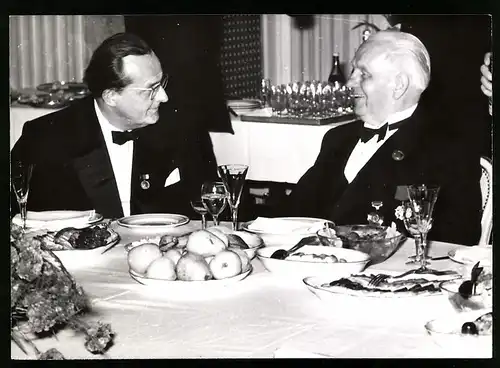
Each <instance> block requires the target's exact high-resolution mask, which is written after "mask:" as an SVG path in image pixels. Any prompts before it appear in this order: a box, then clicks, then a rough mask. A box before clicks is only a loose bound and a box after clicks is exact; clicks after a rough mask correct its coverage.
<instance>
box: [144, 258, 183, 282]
mask: <svg viewBox="0 0 500 368" xmlns="http://www.w3.org/2000/svg"><path fill="white" fill-rule="evenodd" d="M146 276H147V277H149V278H151V279H159V280H168V281H173V280H175V279H176V278H177V276H176V272H175V263H174V262H173V261H172V260H171V259H170V258H168V257H165V256H163V257H160V258H158V259H155V260H154V261H153V262H152V263H151V264H150V265H149V267H148V269H147V270H146Z"/></svg>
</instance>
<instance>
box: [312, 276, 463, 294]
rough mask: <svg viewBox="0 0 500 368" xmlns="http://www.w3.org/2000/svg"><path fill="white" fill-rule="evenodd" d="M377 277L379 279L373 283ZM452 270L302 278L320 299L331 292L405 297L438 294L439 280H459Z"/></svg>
mask: <svg viewBox="0 0 500 368" xmlns="http://www.w3.org/2000/svg"><path fill="white" fill-rule="evenodd" d="M375 277H378V279H379V282H377V283H374V278H375ZM461 277H462V276H461V275H460V274H458V273H457V272H455V271H432V272H431V271H429V272H427V271H425V272H424V271H422V272H419V271H418V272H405V273H402V274H398V273H395V272H394V273H393V272H391V273H389V272H387V273H386V274H375V275H374V274H371V273H370V272H363V273H357V274H352V275H350V276H346V277H341V278H336V279H332V278H328V277H324V276H321V277H306V278H305V279H304V280H303V281H304V284H306V286H307V287H308V289H309V290H310V291H311V292H312V293H313V294H315V295H316V296H318V297H319V298H320V299H329V298H331V297H332V296H335V295H349V296H353V297H371V298H373V297H375V298H407V297H416V296H430V295H441V288H440V286H439V285H440V284H441V282H443V281H447V280H454V279H459V278H461Z"/></svg>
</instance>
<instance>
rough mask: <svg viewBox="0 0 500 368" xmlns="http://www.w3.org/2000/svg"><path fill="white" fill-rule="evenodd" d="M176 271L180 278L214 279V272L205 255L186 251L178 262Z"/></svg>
mask: <svg viewBox="0 0 500 368" xmlns="http://www.w3.org/2000/svg"><path fill="white" fill-rule="evenodd" d="M175 272H176V274H177V278H178V279H179V280H184V281H204V280H210V279H212V272H211V271H210V268H209V266H208V263H207V261H205V258H203V256H201V255H199V254H196V253H191V252H189V251H188V252H186V253H185V254H184V255H182V257H181V258H180V259H179V261H178V262H177V265H176V266H175Z"/></svg>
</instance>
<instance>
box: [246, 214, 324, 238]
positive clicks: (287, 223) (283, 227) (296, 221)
mask: <svg viewBox="0 0 500 368" xmlns="http://www.w3.org/2000/svg"><path fill="white" fill-rule="evenodd" d="M257 222H259V223H260V224H262V227H260V228H256V227H255V225H256V223H257ZM325 222H329V223H331V224H332V225H333V223H332V222H331V221H329V220H325V219H320V218H314V217H273V218H264V217H259V218H257V219H256V220H253V221H249V222H246V223H243V224H242V225H241V228H242V229H243V230H245V231H248V232H251V233H254V234H259V235H260V234H275V235H284V234H290V233H296V234H303V235H307V234H315V233H316V232H317V231H318V230H319V229H320V228H321V227H323V226H324V224H325Z"/></svg>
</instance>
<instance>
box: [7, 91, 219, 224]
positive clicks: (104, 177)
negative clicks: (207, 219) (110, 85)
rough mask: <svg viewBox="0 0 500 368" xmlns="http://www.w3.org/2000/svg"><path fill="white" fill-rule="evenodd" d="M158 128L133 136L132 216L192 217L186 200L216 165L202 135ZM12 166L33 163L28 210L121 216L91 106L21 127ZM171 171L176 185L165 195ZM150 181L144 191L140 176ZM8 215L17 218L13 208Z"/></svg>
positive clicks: (89, 101) (213, 175)
mask: <svg viewBox="0 0 500 368" xmlns="http://www.w3.org/2000/svg"><path fill="white" fill-rule="evenodd" d="M168 123H169V122H166V121H163V120H162V118H161V117H160V120H159V121H158V122H157V123H156V124H154V125H151V126H148V127H145V128H142V129H140V136H139V138H138V139H137V140H136V141H134V153H133V163H132V183H131V213H132V214H137V213H151V212H168V213H182V214H186V215H192V214H193V212H192V209H191V208H190V203H189V200H190V197H192V196H196V195H198V196H199V193H200V189H201V184H202V182H203V181H204V180H205V179H214V178H216V177H217V174H216V160H215V156H214V153H213V148H212V143H211V140H210V136H209V134H208V132H207V131H206V129H201V128H200V129H195V128H193V127H190V128H183V127H176V126H171V125H169V124H168ZM11 154H12V157H11V159H15V158H20V159H23V160H25V161H29V162H33V163H35V165H36V166H35V169H34V172H33V177H32V180H31V186H30V192H29V197H28V209H29V210H33V211H42V210H61V209H72V210H88V209H95V210H96V211H97V212H98V213H101V214H102V215H103V216H104V217H107V218H117V217H121V216H123V211H122V208H121V203H120V198H119V194H118V188H117V184H116V180H115V176H114V173H113V169H112V166H111V161H110V158H109V154H108V151H107V149H106V143H105V141H104V137H103V135H102V131H101V128H100V125H99V121H98V119H97V116H96V113H95V109H94V101H93V98H86V99H83V100H81V101H78V102H76V103H74V104H73V105H71V106H70V107H67V108H65V109H63V110H60V111H57V112H55V113H52V114H49V115H45V116H43V117H40V118H38V119H35V120H32V121H29V122H27V123H26V124H25V125H24V128H23V133H22V135H21V137H20V139H19V141H18V142H17V143H16V144H15V146H14V148H13V149H12V152H11ZM176 168H178V169H179V171H180V177H181V180H180V181H179V182H177V183H176V184H173V185H171V186H167V187H164V184H165V180H166V178H167V177H168V176H169V175H170V174H171V172H172V171H173V170H175V169H176ZM145 174H148V175H149V183H150V188H149V189H146V190H145V189H142V188H141V185H140V183H141V176H142V175H145ZM12 209H13V210H14V211H16V210H17V211H18V209H17V204H16V202H15V200H14V201H13V205H12Z"/></svg>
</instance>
